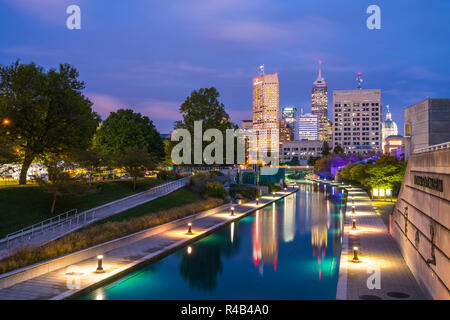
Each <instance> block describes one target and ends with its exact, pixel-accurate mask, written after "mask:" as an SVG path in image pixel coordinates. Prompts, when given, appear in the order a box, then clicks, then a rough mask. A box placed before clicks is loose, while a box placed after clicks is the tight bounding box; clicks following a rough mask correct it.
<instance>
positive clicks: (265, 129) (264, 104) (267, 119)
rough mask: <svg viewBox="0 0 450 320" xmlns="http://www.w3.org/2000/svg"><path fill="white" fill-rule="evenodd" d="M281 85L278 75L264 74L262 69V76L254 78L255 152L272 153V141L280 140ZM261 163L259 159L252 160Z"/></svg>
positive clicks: (262, 68)
mask: <svg viewBox="0 0 450 320" xmlns="http://www.w3.org/2000/svg"><path fill="white" fill-rule="evenodd" d="M278 114H279V83H278V73H274V74H264V67H261V75H260V76H258V77H254V78H253V130H254V132H255V134H256V137H257V139H258V142H257V146H256V149H257V150H254V151H259V152H261V151H262V152H265V153H269V152H270V153H272V152H276V153H277V152H278V142H277V147H276V148H277V149H276V150H273V148H275V147H273V148H272V145H271V141H272V140H273V139H276V140H278V133H279V117H278ZM251 160H252V161H259V159H251Z"/></svg>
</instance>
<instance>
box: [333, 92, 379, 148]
mask: <svg viewBox="0 0 450 320" xmlns="http://www.w3.org/2000/svg"><path fill="white" fill-rule="evenodd" d="M381 119H382V106H381V90H380V89H375V90H363V89H360V90H344V91H333V122H334V130H333V148H335V147H336V146H338V145H340V146H341V147H342V148H343V149H344V151H345V152H346V153H368V152H373V151H374V152H382V148H381Z"/></svg>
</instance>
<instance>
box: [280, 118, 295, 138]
mask: <svg viewBox="0 0 450 320" xmlns="http://www.w3.org/2000/svg"><path fill="white" fill-rule="evenodd" d="M292 136H293V134H292V130H291V128H290V127H289V126H288V125H287V123H286V119H280V143H281V142H283V141H292V140H293V139H292Z"/></svg>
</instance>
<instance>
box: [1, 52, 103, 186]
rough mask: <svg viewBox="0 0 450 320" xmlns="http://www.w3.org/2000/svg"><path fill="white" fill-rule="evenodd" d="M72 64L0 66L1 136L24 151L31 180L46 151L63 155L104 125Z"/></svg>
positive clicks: (24, 168)
mask: <svg viewBox="0 0 450 320" xmlns="http://www.w3.org/2000/svg"><path fill="white" fill-rule="evenodd" d="M78 76H79V74H78V71H77V70H76V69H75V68H74V67H72V66H70V65H69V64H61V65H60V66H59V69H58V70H56V69H50V70H49V71H45V70H44V69H43V68H42V67H39V66H37V65H36V64H34V63H30V64H20V63H19V62H18V61H17V62H15V63H13V64H12V65H10V66H0V119H3V120H2V124H3V125H0V137H1V136H3V137H7V138H8V139H9V140H10V141H13V142H14V144H15V145H17V148H18V150H19V152H18V153H19V155H20V159H19V160H20V162H21V163H22V171H21V174H20V181H19V183H20V184H25V183H26V174H27V171H28V168H29V166H30V165H31V163H32V162H33V161H34V160H35V159H36V158H38V157H42V156H44V155H46V154H55V155H62V154H67V153H69V152H71V151H72V150H73V148H74V146H77V148H87V147H88V146H89V145H90V144H91V140H92V136H93V134H94V133H95V130H96V128H97V126H98V124H99V121H100V118H99V116H98V115H97V114H96V113H95V112H93V111H92V103H91V102H90V101H89V100H88V99H87V98H86V97H84V96H83V94H82V90H83V89H84V86H85V85H84V82H82V81H79V80H78Z"/></svg>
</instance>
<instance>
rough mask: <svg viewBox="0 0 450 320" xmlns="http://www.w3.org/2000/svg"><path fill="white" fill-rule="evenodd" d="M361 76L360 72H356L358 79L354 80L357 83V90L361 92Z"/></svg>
mask: <svg viewBox="0 0 450 320" xmlns="http://www.w3.org/2000/svg"><path fill="white" fill-rule="evenodd" d="M361 76H362V72H358V77H357V78H356V81H358V89H359V90H362V87H361V83H362V82H363V79H362V78H361Z"/></svg>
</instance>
